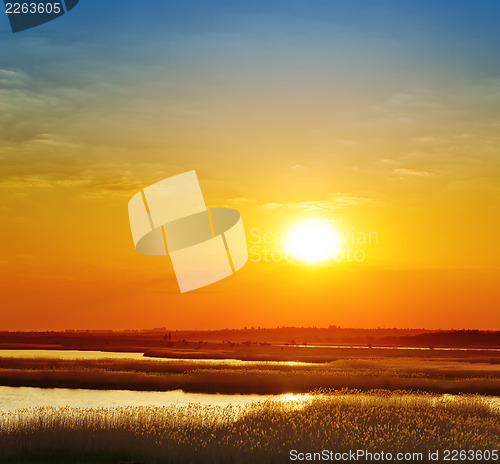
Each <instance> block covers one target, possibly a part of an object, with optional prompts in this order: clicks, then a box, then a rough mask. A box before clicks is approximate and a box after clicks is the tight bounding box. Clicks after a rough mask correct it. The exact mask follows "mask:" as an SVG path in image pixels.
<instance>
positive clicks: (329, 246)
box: [286, 220, 340, 263]
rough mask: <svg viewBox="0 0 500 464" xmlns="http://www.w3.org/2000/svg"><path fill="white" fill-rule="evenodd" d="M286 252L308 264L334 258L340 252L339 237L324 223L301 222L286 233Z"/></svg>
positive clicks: (317, 221)
mask: <svg viewBox="0 0 500 464" xmlns="http://www.w3.org/2000/svg"><path fill="white" fill-rule="evenodd" d="M286 251H287V253H289V254H290V255H292V256H294V257H295V258H298V259H301V260H303V261H306V262H308V263H317V262H319V261H324V260H326V259H330V258H335V256H336V255H337V253H338V252H339V251H340V239H339V235H338V233H337V231H336V230H335V229H334V228H333V227H332V226H331V225H330V224H329V223H328V222H326V221H319V220H316V221H305V222H301V223H299V224H297V225H295V226H294V227H292V229H291V230H290V232H288V234H287V236H286Z"/></svg>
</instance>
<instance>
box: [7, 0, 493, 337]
mask: <svg viewBox="0 0 500 464" xmlns="http://www.w3.org/2000/svg"><path fill="white" fill-rule="evenodd" d="M149 5H154V7H153V6H149ZM499 14H500V4H499V3H498V2H497V1H494V0H483V1H481V2H473V1H461V0H436V1H432V2H421V1H412V0H406V1H400V0H373V1H368V0H363V1H361V0H334V1H332V0H309V1H303V0H300V1H299V0H286V1H282V0H276V1H273V2H268V1H260V0H255V1H251V2H241V1H236V0H232V1H229V0H218V1H207V0H187V1H182V2H180V1H173V0H169V1H163V2H144V1H140V0H121V1H120V2H103V1H97V0H81V1H80V3H79V5H78V6H77V7H76V8H75V9H74V10H72V11H71V12H69V13H68V14H66V15H64V16H63V17H61V18H58V19H57V20H54V21H51V22H49V23H47V24H45V25H42V26H40V27H37V28H35V29H31V30H29V31H24V32H20V33H16V34H13V33H12V32H11V31H10V28H9V24H8V20H7V17H6V15H1V16H0V194H1V196H2V201H1V203H0V297H1V304H0V330H59V329H66V328H69V329H93V328H112V329H125V328H127V329H140V328H148V327H163V326H165V327H167V328H170V329H183V328H186V329H187V328H189V329H215V328H225V327H230V328H238V327H244V326H248V327H249V326H255V327H258V326H261V327H275V326H291V325H295V326H318V327H322V326H328V325H330V324H335V325H340V326H343V327H402V328H406V327H413V328H430V329H439V328H443V329H448V328H459V329H461V328H477V329H495V330H498V329H500V285H498V282H499V279H500V266H499V264H498V263H499V258H500V246H499V239H498V237H499V236H500V219H499V210H500V209H499V204H500V152H499V147H500V60H499V59H498V57H499V52H498V50H499V49H500V29H499V28H498V24H497V23H498V21H497V19H498V17H499ZM193 169H194V170H196V172H197V175H198V178H199V180H200V184H201V188H202V190H203V193H204V197H205V201H206V202H207V205H208V206H211V207H222V206H226V207H231V208H236V209H237V210H238V211H240V212H241V215H242V218H243V224H244V226H245V230H246V234H247V241H248V246H249V251H250V261H249V262H248V264H247V265H246V266H245V267H244V268H243V269H241V270H240V271H239V272H237V273H236V274H235V275H233V276H231V277H229V278H227V279H225V280H223V281H221V282H218V283H216V284H213V285H211V286H209V287H205V288H203V289H200V290H196V291H193V292H190V293H186V294H180V293H179V291H178V286H177V283H176V280H175V276H174V273H173V269H172V265H171V262H170V260H169V258H168V257H161V256H158V257H152V256H144V255H141V254H139V253H137V252H136V251H135V248H134V245H133V242H132V238H131V233H130V226H129V219H128V212H127V204H128V200H129V199H130V198H131V197H132V195H134V194H135V193H136V192H138V191H140V190H141V189H142V188H144V187H146V186H148V185H150V184H152V183H154V182H157V181H159V180H162V179H164V178H166V177H169V176H173V175H176V174H179V173H182V172H185V171H189V170H193ZM311 219H320V220H323V221H328V222H329V224H332V225H333V226H334V227H335V229H336V230H337V231H338V232H339V233H340V234H341V236H342V237H344V240H343V247H342V250H343V252H344V254H345V255H346V256H344V259H341V260H340V261H335V262H330V261H329V262H324V263H320V264H315V265H310V264H305V263H300V262H289V261H287V260H286V259H285V253H284V251H283V244H282V243H281V237H282V236H283V235H284V234H286V233H287V231H288V230H289V229H290V228H291V227H293V226H294V225H295V224H298V223H300V222H301V221H304V220H311ZM370 233H371V235H370V236H371V237H372V240H371V243H363V242H365V241H367V240H363V237H367V236H368V234H370ZM353 237H354V243H353V240H352V238H353ZM264 241H266V242H268V243H264ZM273 252H274V254H273ZM348 252H349V253H350V254H351V255H352V256H354V253H355V252H357V254H356V255H355V256H356V257H357V258H358V259H354V258H353V257H352V256H347V255H348V254H349V253H348Z"/></svg>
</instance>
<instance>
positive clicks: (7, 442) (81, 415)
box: [0, 390, 500, 464]
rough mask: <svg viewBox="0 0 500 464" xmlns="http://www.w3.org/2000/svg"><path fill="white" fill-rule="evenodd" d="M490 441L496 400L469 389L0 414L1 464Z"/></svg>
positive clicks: (498, 440)
mask: <svg viewBox="0 0 500 464" xmlns="http://www.w3.org/2000/svg"><path fill="white" fill-rule="evenodd" d="M499 445H500V414H499V410H498V406H496V407H495V406H494V405H493V402H492V401H491V400H490V399H488V398H485V397H481V396H478V395H461V396H458V397H450V396H448V395H435V394H428V393H409V392H404V391H387V390H374V391H370V392H361V391H356V390H341V391H329V392H325V391H316V392H313V393H311V394H309V395H305V396H302V397H296V396H293V395H290V396H289V397H287V398H286V399H285V400H266V401H263V402H260V403H256V404H251V405H248V406H239V407H238V406H228V407H215V406H201V405H188V406H181V407H179V406H168V407H125V408H116V409H70V408H55V409H54V408H39V409H33V410H18V411H16V412H10V413H3V414H0V450H1V451H2V452H1V456H0V462H3V463H28V462H36V463H49V462H50V463H63V462H64V463H68V462H71V463H82V464H83V463H120V462H121V463H125V462H127V463H131V462H135V463H144V464H146V463H148V464H149V463H151V464H155V463H158V464H159V463H162V464H167V463H257V462H258V463H279V462H290V461H289V453H290V450H291V449H296V450H299V451H303V452H309V451H321V450H323V449H327V450H331V451H334V452H342V451H349V450H368V451H370V452H377V451H378V452H380V451H384V452H386V453H387V452H392V453H397V452H401V451H402V452H421V453H423V457H424V458H426V456H427V452H428V450H440V451H441V452H442V451H444V450H445V449H449V450H451V449H458V450H494V449H498V448H499ZM358 462H363V460H360V461H358ZM420 462H426V459H424V460H423V461H420ZM474 462H482V461H481V460H475V461H474ZM484 462H492V461H484Z"/></svg>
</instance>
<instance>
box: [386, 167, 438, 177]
mask: <svg viewBox="0 0 500 464" xmlns="http://www.w3.org/2000/svg"><path fill="white" fill-rule="evenodd" d="M392 173H393V174H395V175H397V176H410V177H411V176H413V177H429V176H433V175H434V174H433V173H432V172H429V171H421V170H418V169H407V168H398V169H394V170H393V171H392Z"/></svg>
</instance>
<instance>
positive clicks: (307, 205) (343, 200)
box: [254, 193, 377, 212]
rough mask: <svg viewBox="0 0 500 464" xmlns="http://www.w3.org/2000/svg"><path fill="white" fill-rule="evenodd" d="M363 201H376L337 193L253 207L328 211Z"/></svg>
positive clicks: (352, 194) (351, 194)
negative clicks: (319, 197) (324, 196)
mask: <svg viewBox="0 0 500 464" xmlns="http://www.w3.org/2000/svg"><path fill="white" fill-rule="evenodd" d="M364 203H377V200H375V199H374V198H368V197H362V196H359V195H356V194H354V193H337V194H335V195H332V196H330V197H329V198H327V199H325V200H306V201H298V202H287V203H261V204H256V205H255V206H254V207H255V208H258V209H264V210H273V209H297V210H302V211H314V212H319V211H328V210H330V211H331V210H338V209H341V208H346V207H351V206H357V205H360V204H364Z"/></svg>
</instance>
